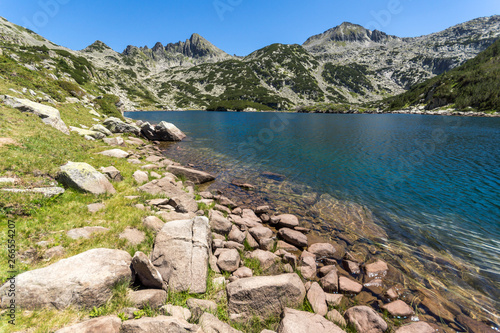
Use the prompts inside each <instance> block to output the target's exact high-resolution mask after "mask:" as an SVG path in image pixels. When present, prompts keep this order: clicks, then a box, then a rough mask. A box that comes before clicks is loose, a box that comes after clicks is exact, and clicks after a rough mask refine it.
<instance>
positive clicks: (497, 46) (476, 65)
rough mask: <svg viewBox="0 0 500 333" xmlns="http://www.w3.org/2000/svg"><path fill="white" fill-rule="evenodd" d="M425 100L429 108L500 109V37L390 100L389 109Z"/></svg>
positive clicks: (417, 103) (420, 102) (423, 102)
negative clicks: (475, 53) (462, 61)
mask: <svg viewBox="0 0 500 333" xmlns="http://www.w3.org/2000/svg"><path fill="white" fill-rule="evenodd" d="M419 104H425V106H426V109H428V110H432V109H435V108H438V107H442V106H446V105H450V104H451V105H453V106H454V107H455V108H457V109H466V108H474V109H476V110H480V111H500V40H497V41H496V42H495V43H494V44H493V45H491V46H490V47H489V48H488V49H486V50H485V51H483V52H481V53H480V54H479V55H478V56H477V57H475V58H474V59H471V60H469V61H467V62H466V63H465V64H463V65H461V66H459V67H457V68H454V69H452V70H451V71H449V72H447V73H444V74H441V75H439V76H437V77H435V78H432V79H430V80H428V81H426V82H423V83H421V84H418V85H416V86H415V87H413V88H411V89H410V90H409V91H407V92H406V93H404V94H401V95H398V96H396V97H393V98H390V99H389V100H388V101H387V105H388V108H389V109H392V110H395V109H401V108H404V107H407V106H413V105H419Z"/></svg>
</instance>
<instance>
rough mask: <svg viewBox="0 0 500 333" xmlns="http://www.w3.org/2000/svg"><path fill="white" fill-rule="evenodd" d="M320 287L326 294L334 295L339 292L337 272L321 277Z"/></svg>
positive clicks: (333, 271)
mask: <svg viewBox="0 0 500 333" xmlns="http://www.w3.org/2000/svg"><path fill="white" fill-rule="evenodd" d="M320 282H321V286H322V287H323V289H324V290H325V291H326V292H327V293H335V292H337V291H338V290H339V278H338V274H337V270H336V269H334V270H332V271H330V273H328V274H327V275H325V276H323V277H322V278H321V280H320Z"/></svg>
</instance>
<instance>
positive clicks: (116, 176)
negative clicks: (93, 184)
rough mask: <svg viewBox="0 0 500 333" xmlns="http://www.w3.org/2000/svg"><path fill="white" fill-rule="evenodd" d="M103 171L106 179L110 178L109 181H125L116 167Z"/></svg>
mask: <svg viewBox="0 0 500 333" xmlns="http://www.w3.org/2000/svg"><path fill="white" fill-rule="evenodd" d="M101 171H102V173H103V174H104V175H105V176H106V177H108V179H109V180H112V181H115V182H121V181H122V180H123V176H122V174H121V172H120V171H119V170H118V169H117V168H115V167H114V166H110V167H107V168H102V169H101Z"/></svg>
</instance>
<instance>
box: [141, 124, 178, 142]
mask: <svg viewBox="0 0 500 333" xmlns="http://www.w3.org/2000/svg"><path fill="white" fill-rule="evenodd" d="M141 133H142V134H143V135H144V136H145V137H146V138H148V140H150V141H182V140H183V139H184V138H185V137H186V135H185V134H184V133H182V131H181V130H179V129H178V128H177V127H176V126H175V125H174V124H172V123H167V122H166V121H162V122H161V123H159V124H158V125H156V126H153V125H151V124H150V123H144V124H142V126H141Z"/></svg>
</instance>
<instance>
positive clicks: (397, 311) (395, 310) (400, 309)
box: [382, 300, 415, 317]
mask: <svg viewBox="0 0 500 333" xmlns="http://www.w3.org/2000/svg"><path fill="white" fill-rule="evenodd" d="M382 309H385V310H387V312H389V313H390V314H391V316H394V317H409V316H411V315H413V314H414V313H415V312H413V309H412V308H411V307H410V306H409V305H408V304H406V303H405V302H403V301H402V300H397V301H394V302H391V303H389V304H386V305H384V306H383V307H382Z"/></svg>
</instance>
